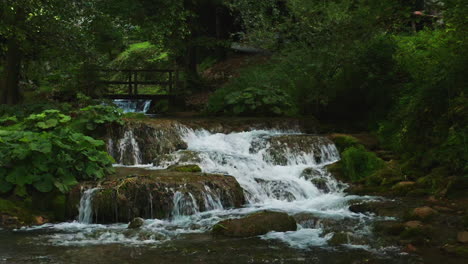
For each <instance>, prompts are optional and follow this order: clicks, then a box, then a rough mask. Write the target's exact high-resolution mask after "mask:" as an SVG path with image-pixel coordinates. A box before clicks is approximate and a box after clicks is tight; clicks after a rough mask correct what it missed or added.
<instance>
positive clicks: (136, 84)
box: [133, 72, 138, 95]
mask: <svg viewBox="0 0 468 264" xmlns="http://www.w3.org/2000/svg"><path fill="white" fill-rule="evenodd" d="M133 74H134V75H133V94H135V95H138V83H137V82H138V77H137V75H138V72H134V73H133Z"/></svg>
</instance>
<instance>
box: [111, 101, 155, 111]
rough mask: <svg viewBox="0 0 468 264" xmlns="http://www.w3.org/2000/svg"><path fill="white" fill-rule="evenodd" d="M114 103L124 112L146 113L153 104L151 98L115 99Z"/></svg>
mask: <svg viewBox="0 0 468 264" xmlns="http://www.w3.org/2000/svg"><path fill="white" fill-rule="evenodd" d="M114 104H115V105H117V107H119V108H121V109H122V110H123V111H124V113H143V114H146V113H147V112H148V110H149V108H150V106H151V100H144V99H115V100H114Z"/></svg>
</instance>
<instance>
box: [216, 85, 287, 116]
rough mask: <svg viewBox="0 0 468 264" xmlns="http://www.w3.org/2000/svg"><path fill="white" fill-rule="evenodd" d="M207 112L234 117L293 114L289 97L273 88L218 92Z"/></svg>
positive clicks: (222, 90) (223, 90) (250, 88)
mask: <svg viewBox="0 0 468 264" xmlns="http://www.w3.org/2000/svg"><path fill="white" fill-rule="evenodd" d="M207 111H208V112H209V113H211V114H229V115H236V116H247V115H263V116H285V115H293V114H294V113H295V110H294V106H293V104H292V103H291V99H290V97H289V95H288V94H287V93H286V92H284V91H283V90H281V89H278V88H275V87H262V88H256V87H249V88H246V89H243V90H240V91H235V90H234V91H231V90H228V89H221V90H218V91H217V92H216V94H215V95H214V96H213V97H212V98H210V101H209V103H208V107H207Z"/></svg>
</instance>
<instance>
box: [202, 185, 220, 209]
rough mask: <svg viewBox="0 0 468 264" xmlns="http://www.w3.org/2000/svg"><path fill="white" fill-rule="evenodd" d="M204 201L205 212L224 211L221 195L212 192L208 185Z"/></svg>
mask: <svg viewBox="0 0 468 264" xmlns="http://www.w3.org/2000/svg"><path fill="white" fill-rule="evenodd" d="M203 200H204V202H205V211H209V210H222V209H224V208H223V203H222V202H221V198H220V196H219V194H217V193H215V192H214V191H212V190H211V188H210V187H209V186H206V185H205V193H204V196H203Z"/></svg>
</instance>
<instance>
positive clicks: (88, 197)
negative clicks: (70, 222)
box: [78, 188, 99, 224]
mask: <svg viewBox="0 0 468 264" xmlns="http://www.w3.org/2000/svg"><path fill="white" fill-rule="evenodd" d="M97 190H99V188H92V189H89V190H86V191H84V193H83V195H82V196H81V200H80V208H79V210H78V212H79V215H78V222H80V223H83V224H91V223H93V204H92V202H93V196H94V193H95V192H96V191H97Z"/></svg>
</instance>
